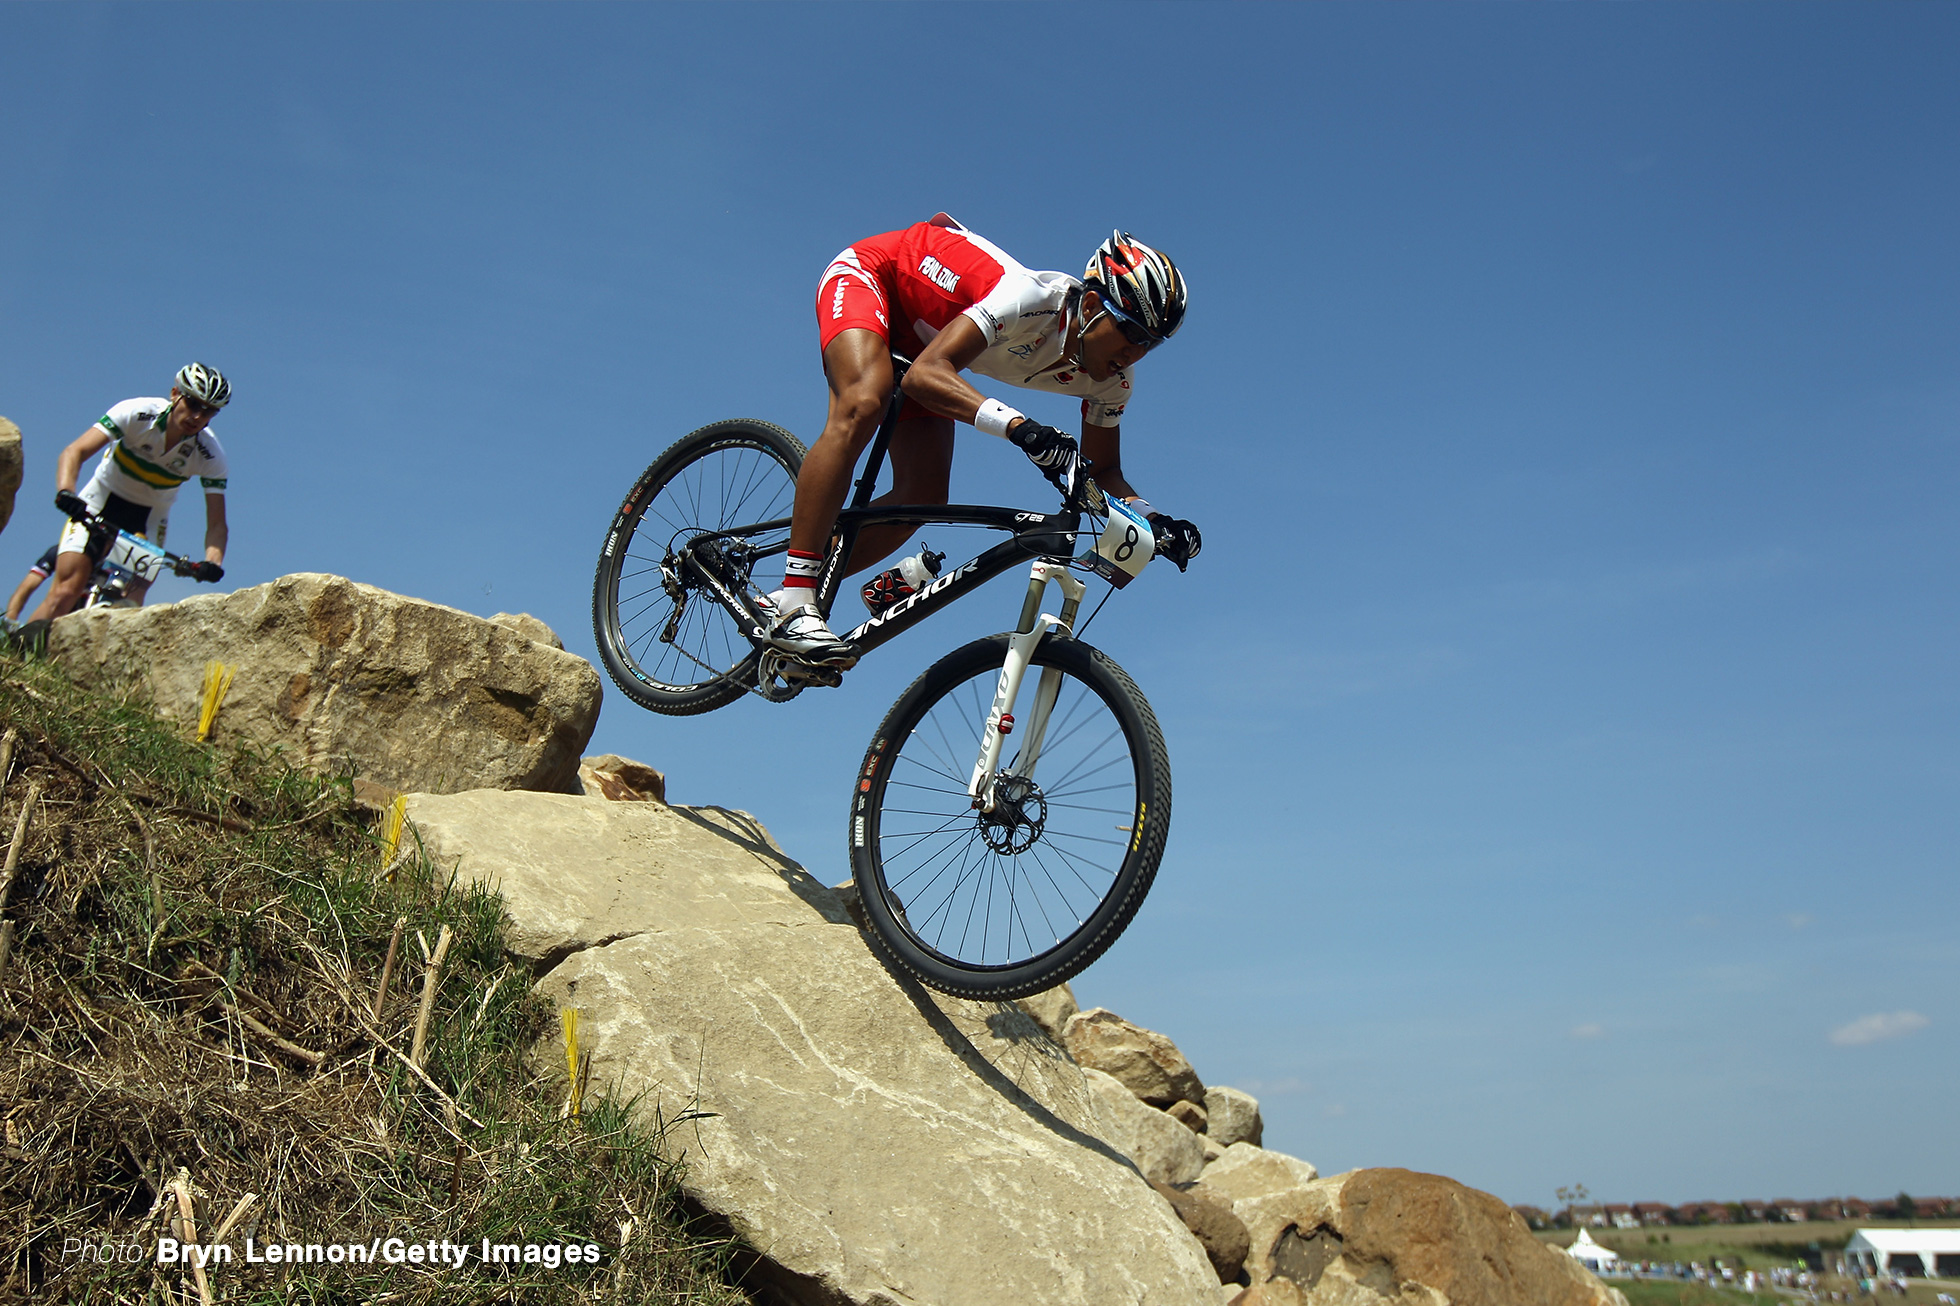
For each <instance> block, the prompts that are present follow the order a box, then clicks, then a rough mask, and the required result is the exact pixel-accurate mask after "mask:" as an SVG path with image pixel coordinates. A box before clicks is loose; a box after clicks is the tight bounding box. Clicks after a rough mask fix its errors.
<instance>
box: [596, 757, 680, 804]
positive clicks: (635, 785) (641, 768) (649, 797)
mask: <svg viewBox="0 0 1960 1306" xmlns="http://www.w3.org/2000/svg"><path fill="white" fill-rule="evenodd" d="M578 783H579V792H581V793H587V794H597V795H599V797H601V798H610V799H612V800H613V801H614V802H616V803H664V802H666V801H667V777H666V776H665V775H663V774H661V773H660V772H658V771H656V770H654V769H653V768H652V767H650V766H648V765H647V764H646V763H645V762H635V761H634V760H633V759H632V758H630V757H621V756H620V755H619V754H617V753H602V754H600V755H599V756H598V757H588V758H584V759H582V760H581V761H580V762H579V764H578Z"/></svg>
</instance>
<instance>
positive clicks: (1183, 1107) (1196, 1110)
mask: <svg viewBox="0 0 1960 1306" xmlns="http://www.w3.org/2000/svg"><path fill="white" fill-rule="evenodd" d="M1164 1114H1165V1115H1167V1116H1169V1117H1170V1118H1171V1119H1173V1120H1175V1121H1177V1123H1179V1124H1180V1125H1183V1126H1184V1127H1185V1128H1186V1129H1188V1130H1190V1131H1191V1132H1192V1133H1194V1134H1202V1133H1204V1132H1205V1127H1206V1125H1207V1124H1208V1123H1209V1121H1208V1119H1207V1117H1206V1115H1205V1109H1204V1108H1203V1107H1201V1106H1199V1105H1198V1104H1197V1103H1196V1102H1182V1101H1179V1102H1173V1103H1171V1104H1170V1105H1169V1106H1167V1107H1165V1108H1164Z"/></svg>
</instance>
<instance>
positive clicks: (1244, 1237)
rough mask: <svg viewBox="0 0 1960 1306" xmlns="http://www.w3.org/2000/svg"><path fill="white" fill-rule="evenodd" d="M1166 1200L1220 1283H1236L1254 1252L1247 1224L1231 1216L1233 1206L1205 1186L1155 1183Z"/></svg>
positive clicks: (1154, 1186)
mask: <svg viewBox="0 0 1960 1306" xmlns="http://www.w3.org/2000/svg"><path fill="white" fill-rule="evenodd" d="M1150 1186H1151V1187H1152V1188H1155V1189H1156V1190H1157V1192H1158V1194H1159V1195H1160V1196H1162V1197H1163V1199H1164V1200H1165V1201H1167V1202H1169V1203H1170V1204H1171V1209H1172V1210H1173V1211H1176V1212H1177V1218H1178V1219H1180V1220H1182V1221H1184V1227H1185V1228H1187V1229H1189V1230H1190V1231H1191V1232H1192V1233H1193V1234H1195V1235H1197V1239H1198V1244H1199V1245H1200V1246H1201V1247H1203V1248H1204V1249H1205V1256H1206V1257H1208V1258H1209V1259H1210V1261H1211V1268H1212V1271H1213V1272H1214V1273H1216V1274H1217V1275H1218V1281H1219V1282H1220V1283H1235V1282H1237V1281H1238V1279H1239V1276H1240V1275H1241V1274H1243V1273H1244V1272H1245V1254H1246V1253H1247V1252H1248V1251H1250V1250H1251V1249H1252V1236H1251V1235H1250V1234H1248V1233H1247V1232H1246V1228H1245V1221H1243V1220H1241V1219H1239V1217H1238V1216H1236V1215H1234V1214H1233V1213H1232V1204H1231V1203H1230V1202H1228V1201H1226V1200H1225V1199H1224V1198H1222V1197H1220V1196H1219V1195H1218V1194H1217V1193H1214V1192H1213V1191H1212V1190H1211V1189H1209V1188H1207V1187H1205V1186H1204V1185H1203V1184H1201V1183H1200V1184H1184V1185H1182V1186H1180V1187H1176V1188H1173V1187H1172V1186H1171V1185H1169V1184H1160V1183H1153V1184H1151V1185H1150Z"/></svg>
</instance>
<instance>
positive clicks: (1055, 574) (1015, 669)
mask: <svg viewBox="0 0 1960 1306" xmlns="http://www.w3.org/2000/svg"><path fill="white" fill-rule="evenodd" d="M1050 581H1054V582H1055V583H1056V584H1058V585H1060V586H1061V587H1062V615H1061V616H1059V617H1055V616H1051V615H1049V614H1048V613H1046V612H1043V611H1041V601H1042V598H1043V597H1044V596H1045V594H1046V593H1047V590H1048V582H1050ZM1085 593H1087V587H1086V586H1084V585H1083V584H1082V582H1081V581H1079V580H1077V579H1076V578H1075V577H1074V576H1073V575H1071V574H1070V573H1069V569H1068V566H1067V564H1065V563H1059V562H1049V561H1047V560H1045V559H1039V560H1037V561H1036V562H1035V564H1034V565H1033V566H1032V567H1031V568H1029V572H1028V597H1027V601H1026V602H1025V603H1023V604H1022V607H1021V627H1020V629H1019V630H1018V631H1016V632H1015V633H1014V634H1013V635H1012V636H1010V637H1009V638H1008V641H1007V660H1006V662H1005V663H1003V664H1002V666H1001V669H1000V681H999V684H998V685H997V686H996V688H995V690H994V702H993V706H992V707H991V708H989V709H988V710H987V719H986V721H985V722H983V723H982V724H981V727H980V756H979V758H978V759H977V760H976V761H975V762H974V764H973V776H972V778H971V779H970V780H969V781H968V782H967V788H966V791H967V793H969V794H970V795H972V797H973V805H974V806H975V807H978V808H980V809H981V810H982V811H992V810H993V806H994V777H995V774H996V773H997V772H998V771H999V769H1000V755H1001V749H1002V745H1003V743H1004V742H1005V740H1006V737H1007V736H1008V735H1009V734H1010V733H1012V731H1013V729H1014V704H1015V701H1016V699H1018V698H1019V697H1020V693H1021V681H1022V680H1023V679H1024V678H1026V676H1027V673H1028V666H1029V664H1030V663H1032V662H1033V660H1034V651H1035V647H1036V646H1037V645H1039V644H1040V643H1041V640H1042V637H1043V636H1044V635H1046V634H1047V633H1048V632H1049V631H1050V630H1060V631H1061V632H1062V633H1063V634H1065V635H1066V634H1071V633H1073V630H1072V628H1073V626H1074V623H1075V616H1076V613H1077V612H1078V611H1080V610H1081V607H1082V596H1083V595H1084V594H1085ZM1061 687H1062V673H1061V671H1060V669H1059V668H1056V667H1043V668H1042V671H1041V679H1040V680H1039V681H1038V682H1037V684H1036V687H1035V696H1034V709H1033V711H1032V712H1031V713H1030V714H1029V720H1028V726H1027V730H1026V732H1025V733H1024V734H1023V735H1022V737H1021V753H1020V756H1019V758H1017V759H1016V761H1015V763H1014V768H1013V771H1012V774H1014V775H1016V776H1020V777H1022V778H1028V777H1031V776H1032V775H1033V774H1034V768H1035V764H1036V763H1037V762H1038V761H1040V760H1041V745H1042V742H1043V740H1044V739H1045V738H1046V736H1047V734H1048V716H1049V714H1050V713H1051V712H1053V711H1054V709H1055V699H1056V697H1057V696H1058V695H1059V694H1060V693H1061Z"/></svg>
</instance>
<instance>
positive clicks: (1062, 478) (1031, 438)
mask: <svg viewBox="0 0 1960 1306" xmlns="http://www.w3.org/2000/svg"><path fill="white" fill-rule="evenodd" d="M1007 442H1008V443H1009V444H1011V445H1013V446H1014V447H1015V448H1017V449H1019V450H1020V451H1021V452H1022V453H1024V454H1026V455H1027V456H1028V461H1029V462H1031V463H1033V464H1034V465H1035V466H1036V467H1039V468H1040V469H1041V472H1042V475H1044V476H1046V477H1047V478H1048V483H1049V484H1050V485H1053V486H1054V487H1055V488H1056V489H1057V490H1060V491H1061V492H1062V493H1063V494H1064V495H1067V494H1069V493H1071V492H1072V491H1073V490H1074V489H1075V483H1076V481H1077V479H1078V476H1077V468H1076V463H1077V462H1078V460H1079V458H1080V455H1079V454H1078V453H1077V452H1076V447H1075V441H1074V440H1073V439H1071V438H1070V437H1069V436H1068V434H1067V433H1066V432H1062V431H1058V430H1056V429H1055V428H1054V427H1052V426H1043V425H1042V424H1041V423H1040V422H1037V421H1033V420H1032V419H1023V420H1022V421H1019V422H1016V423H1015V424H1014V427H1013V429H1011V430H1010V431H1008V433H1007Z"/></svg>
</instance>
